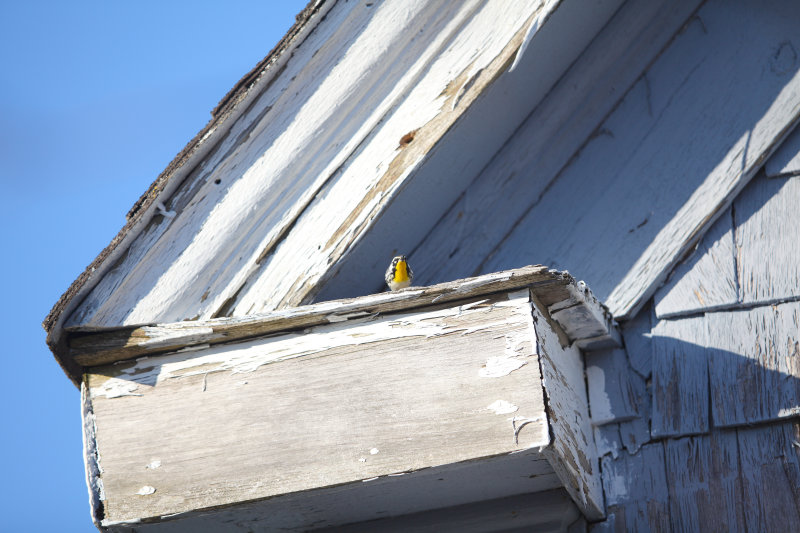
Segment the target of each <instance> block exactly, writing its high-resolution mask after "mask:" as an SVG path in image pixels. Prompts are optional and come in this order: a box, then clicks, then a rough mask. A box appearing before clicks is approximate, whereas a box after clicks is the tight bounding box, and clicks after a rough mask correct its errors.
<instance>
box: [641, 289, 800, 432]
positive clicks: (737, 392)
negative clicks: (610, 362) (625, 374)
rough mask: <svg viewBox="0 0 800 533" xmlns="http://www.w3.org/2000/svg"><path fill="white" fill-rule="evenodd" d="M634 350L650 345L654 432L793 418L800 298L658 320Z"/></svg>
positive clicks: (798, 394) (797, 397)
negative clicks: (646, 339)
mask: <svg viewBox="0 0 800 533" xmlns="http://www.w3.org/2000/svg"><path fill="white" fill-rule="evenodd" d="M628 340H629V337H626V342H628ZM640 340H641V339H640ZM628 344H629V345H633V346H637V342H636V341H635V340H634V339H631V342H628ZM637 349H639V350H648V349H649V350H651V356H652V363H651V368H652V395H653V396H652V401H653V405H652V421H651V422H652V427H651V431H652V435H653V436H654V437H660V436H674V435H688V434H695V433H705V432H707V431H709V429H710V428H711V427H732V426H741V425H748V424H755V423H759V422H766V421H770V420H779V419H785V418H788V417H793V416H798V415H800V302H796V301H795V302H787V303H783V304H779V305H767V306H763V307H757V308H753V309H740V310H728V311H721V312H715V313H707V314H705V315H699V316H693V317H689V318H683V319H678V320H662V321H660V322H658V323H657V324H656V325H655V326H654V327H653V330H652V336H651V337H650V339H649V342H647V343H638V348H637Z"/></svg>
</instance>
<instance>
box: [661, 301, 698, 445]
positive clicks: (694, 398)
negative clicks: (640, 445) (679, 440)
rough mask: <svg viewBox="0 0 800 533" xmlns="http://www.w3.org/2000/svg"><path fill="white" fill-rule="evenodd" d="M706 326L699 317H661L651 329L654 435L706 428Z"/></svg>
mask: <svg viewBox="0 0 800 533" xmlns="http://www.w3.org/2000/svg"><path fill="white" fill-rule="evenodd" d="M706 329H707V324H706V321H705V318H704V317H702V316H701V317H693V318H683V319H678V320H661V321H660V322H659V323H658V324H656V326H655V327H654V328H653V337H652V342H653V386H652V389H653V404H652V406H653V415H652V422H651V423H652V426H651V432H652V435H653V436H654V437H665V436H677V435H689V434H694V433H705V432H706V431H708V428H709V420H708V415H709V413H708V410H709V409H708V405H709V403H708V402H709V400H708V352H707V350H706V348H705V346H706V336H707V331H706Z"/></svg>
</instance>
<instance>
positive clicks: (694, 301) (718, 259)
mask: <svg viewBox="0 0 800 533" xmlns="http://www.w3.org/2000/svg"><path fill="white" fill-rule="evenodd" d="M745 191H747V189H745ZM743 194H745V193H744V192H743V193H742V195H743ZM742 195H740V197H741V196H742ZM736 201H737V202H738V199H737V200H736ZM733 240H734V238H733V214H732V212H731V210H730V209H728V210H727V211H725V213H724V214H723V215H722V216H720V217H719V219H717V221H716V222H715V223H714V225H712V226H711V229H709V230H708V233H706V234H705V235H704V236H703V238H702V239H701V240H700V242H699V243H698V245H697V247H696V248H695V250H694V252H692V254H691V255H690V256H689V257H688V258H686V259H685V260H684V261H683V262H681V263H680V264H678V266H676V267H675V269H674V270H673V271H672V273H671V274H670V279H669V280H668V282H667V283H666V285H664V286H663V287H661V288H660V289H659V290H658V291H656V294H655V305H656V307H655V309H656V316H657V317H658V318H668V317H671V316H678V315H688V314H693V313H698V312H701V311H709V310H714V309H719V308H724V307H731V306H734V305H736V304H737V303H738V302H739V294H738V291H739V281H738V278H737V273H736V255H735V253H734V243H733Z"/></svg>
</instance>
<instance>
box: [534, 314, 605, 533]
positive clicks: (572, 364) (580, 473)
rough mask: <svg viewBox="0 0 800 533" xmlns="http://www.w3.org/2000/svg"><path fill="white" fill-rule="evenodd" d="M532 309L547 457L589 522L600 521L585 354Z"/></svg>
mask: <svg viewBox="0 0 800 533" xmlns="http://www.w3.org/2000/svg"><path fill="white" fill-rule="evenodd" d="M532 311H533V324H534V329H535V330H536V339H537V341H538V346H539V365H540V367H541V370H542V384H543V385H544V391H545V394H546V396H547V409H548V412H549V413H550V430H551V432H552V435H553V442H552V446H550V447H548V448H546V449H544V450H543V454H544V455H545V457H548V458H549V460H550V464H551V465H552V466H553V469H554V470H555V471H556V473H557V474H558V475H559V477H561V479H563V480H564V488H565V489H566V490H567V492H569V493H570V494H571V495H572V498H573V500H575V502H576V503H577V504H578V507H579V508H580V509H581V511H583V514H584V515H585V516H586V518H588V519H590V520H598V519H600V518H602V517H603V516H604V515H605V511H604V506H603V503H602V502H603V489H602V482H601V480H600V476H599V475H598V474H599V468H600V465H599V463H598V457H597V452H596V451H595V447H594V442H593V440H592V426H591V421H590V419H589V400H588V398H587V397H586V381H585V379H584V363H583V356H582V354H581V352H580V350H578V348H577V346H576V345H575V344H572V345H571V346H569V347H566V348H565V347H563V346H562V345H561V342H560V340H559V337H558V335H557V334H556V332H555V331H554V329H553V327H552V325H551V324H550V323H549V322H548V321H547V319H546V318H545V316H544V315H543V314H542V313H541V312H540V311H538V310H537V309H536V307H533V308H532Z"/></svg>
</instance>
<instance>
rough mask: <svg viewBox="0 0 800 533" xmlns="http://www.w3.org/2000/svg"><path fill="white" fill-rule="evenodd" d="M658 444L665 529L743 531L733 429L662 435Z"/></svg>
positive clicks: (743, 512) (735, 440)
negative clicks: (663, 481) (662, 468)
mask: <svg viewBox="0 0 800 533" xmlns="http://www.w3.org/2000/svg"><path fill="white" fill-rule="evenodd" d="M664 446H665V450H666V453H665V456H666V472H667V485H668V487H669V504H670V520H671V522H672V529H671V530H672V531H747V530H748V529H746V528H745V525H744V524H745V522H744V514H745V508H744V506H743V505H742V486H741V479H742V478H741V476H740V472H739V450H738V447H737V439H736V432H735V431H712V432H711V434H710V435H703V436H698V437H686V438H682V439H668V440H667V441H666V442H665V445H664ZM753 531H758V530H753Z"/></svg>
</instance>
